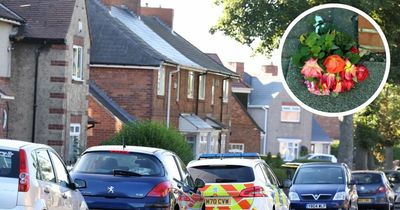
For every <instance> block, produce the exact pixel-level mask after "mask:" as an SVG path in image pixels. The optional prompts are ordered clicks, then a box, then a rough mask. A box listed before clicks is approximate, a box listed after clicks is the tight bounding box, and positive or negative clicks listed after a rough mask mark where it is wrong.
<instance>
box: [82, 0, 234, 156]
mask: <svg viewBox="0 0 400 210" xmlns="http://www.w3.org/2000/svg"><path fill="white" fill-rule="evenodd" d="M135 2H136V3H135ZM139 5H140V1H121V0H115V1H112V0H103V1H100V0H89V1H88V8H89V10H88V12H89V13H88V16H89V23H90V28H91V35H92V48H91V60H90V76H91V83H90V97H89V110H88V113H89V116H91V117H92V118H93V119H94V120H95V121H96V122H97V124H96V126H95V127H94V128H93V129H92V130H91V131H90V132H91V133H90V134H89V137H88V146H91V145H96V144H99V143H100V142H102V141H104V140H105V139H107V138H109V137H110V136H111V135H113V134H114V133H115V132H117V131H118V130H119V129H120V128H121V125H122V124H123V123H126V122H129V121H133V120H136V119H138V120H154V121H159V122H163V123H165V124H166V125H167V126H171V127H175V128H177V129H178V130H179V131H180V132H182V133H183V134H184V135H185V137H186V139H187V141H188V142H189V143H190V144H191V145H192V147H193V151H194V153H195V154H200V153H205V152H224V151H225V145H226V144H227V143H228V141H229V136H230V124H231V104H230V103H229V101H230V100H232V99H231V91H230V88H231V84H232V81H233V80H236V79H238V75H237V74H236V73H234V72H232V71H230V70H229V69H227V68H225V67H224V66H223V65H221V64H219V63H217V62H215V61H214V60H213V59H211V58H210V57H208V56H207V55H206V54H204V53H203V52H201V51H200V50H199V49H198V48H196V47H195V46H193V45H192V44H191V43H189V42H188V41H186V40H185V39H184V38H183V37H181V36H180V35H179V34H177V33H176V32H175V31H173V29H172V23H173V11H172V10H171V9H163V8H140V6H139ZM138 7H139V8H138ZM141 11H142V13H143V14H145V15H148V16H145V15H142V16H141V15H140V14H141Z"/></svg>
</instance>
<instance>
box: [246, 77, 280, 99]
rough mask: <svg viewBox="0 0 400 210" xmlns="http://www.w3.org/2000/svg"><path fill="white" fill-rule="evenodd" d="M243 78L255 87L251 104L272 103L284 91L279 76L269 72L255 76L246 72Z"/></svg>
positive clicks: (251, 96)
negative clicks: (271, 74) (268, 73)
mask: <svg viewBox="0 0 400 210" xmlns="http://www.w3.org/2000/svg"><path fill="white" fill-rule="evenodd" d="M243 79H244V81H245V82H246V83H247V84H249V85H250V86H251V87H252V88H253V90H252V91H251V93H250V97H249V98H250V100H249V103H250V105H270V104H271V103H272V101H273V99H274V98H276V97H277V96H278V94H279V93H280V92H281V91H283V85H282V83H281V82H280V81H279V79H278V78H277V77H272V76H269V75H267V74H262V75H258V76H257V77H255V76H251V75H249V74H247V73H245V75H244V77H243Z"/></svg>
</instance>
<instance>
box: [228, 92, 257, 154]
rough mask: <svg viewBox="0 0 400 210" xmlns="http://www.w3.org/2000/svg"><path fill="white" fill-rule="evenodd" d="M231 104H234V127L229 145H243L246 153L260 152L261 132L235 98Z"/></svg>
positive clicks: (232, 98)
mask: <svg viewBox="0 0 400 210" xmlns="http://www.w3.org/2000/svg"><path fill="white" fill-rule="evenodd" d="M230 103H231V104H232V127H231V136H230V141H229V143H243V144H244V150H245V152H260V147H261V145H260V138H261V136H260V130H258V128H257V126H256V125H255V124H254V123H253V121H252V120H251V119H250V117H249V116H248V115H247V114H246V112H245V110H243V108H242V106H241V105H240V104H239V103H240V102H239V101H238V100H236V98H235V97H231V102H230ZM228 149H229V148H228Z"/></svg>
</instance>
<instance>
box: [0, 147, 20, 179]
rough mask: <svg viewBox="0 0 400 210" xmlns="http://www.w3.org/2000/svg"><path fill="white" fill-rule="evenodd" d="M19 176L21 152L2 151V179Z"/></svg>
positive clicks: (0, 154) (0, 152)
mask: <svg viewBox="0 0 400 210" xmlns="http://www.w3.org/2000/svg"><path fill="white" fill-rule="evenodd" d="M18 174H19V152H17V151H12V150H0V177H11V178H17V177H18Z"/></svg>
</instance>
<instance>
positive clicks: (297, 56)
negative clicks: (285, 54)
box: [292, 53, 303, 66]
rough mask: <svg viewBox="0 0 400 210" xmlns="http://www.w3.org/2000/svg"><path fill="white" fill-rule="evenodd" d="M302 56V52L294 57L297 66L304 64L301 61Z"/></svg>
mask: <svg viewBox="0 0 400 210" xmlns="http://www.w3.org/2000/svg"><path fill="white" fill-rule="evenodd" d="M301 57H302V55H301V54H300V53H296V54H294V55H293V57H292V62H293V64H294V65H296V66H302V65H303V64H302V63H301Z"/></svg>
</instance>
